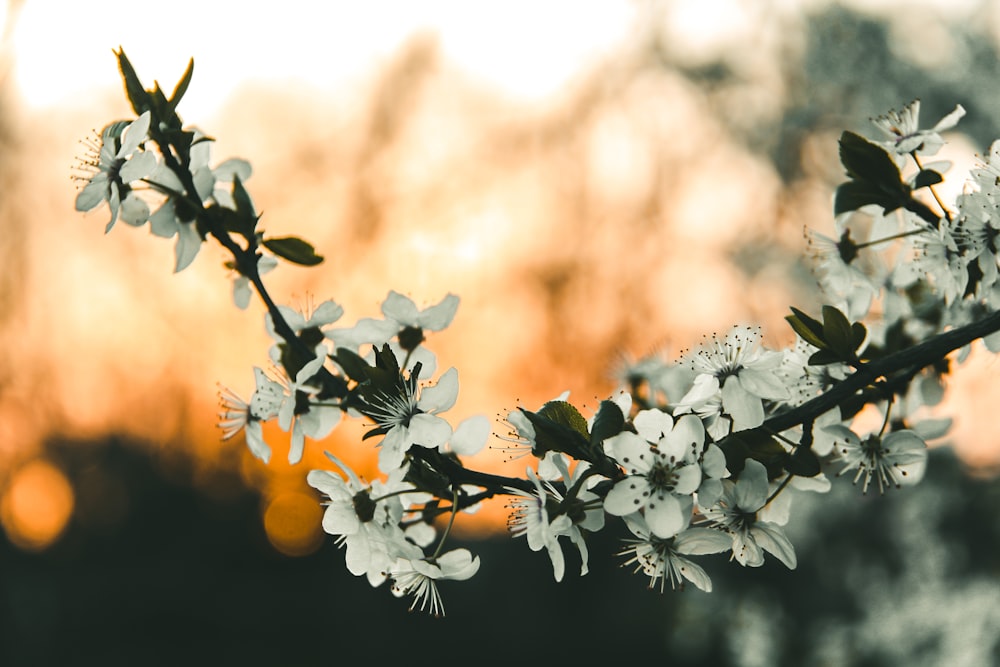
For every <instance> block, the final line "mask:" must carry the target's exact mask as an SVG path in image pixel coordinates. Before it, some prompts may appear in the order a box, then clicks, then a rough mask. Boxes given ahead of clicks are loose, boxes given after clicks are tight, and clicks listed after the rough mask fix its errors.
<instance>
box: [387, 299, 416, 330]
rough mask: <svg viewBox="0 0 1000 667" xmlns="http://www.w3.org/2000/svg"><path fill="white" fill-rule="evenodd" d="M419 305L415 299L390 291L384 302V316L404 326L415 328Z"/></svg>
mask: <svg viewBox="0 0 1000 667" xmlns="http://www.w3.org/2000/svg"><path fill="white" fill-rule="evenodd" d="M418 312H419V311H418V310H417V304H415V303H413V299H411V298H410V297H408V296H403V295H402V294H400V293H399V292H395V291H390V292H389V295H388V296H386V297H385V301H383V302H382V314H383V315H385V316H386V317H388V318H391V319H393V320H396V321H397V322H399V323H400V324H402V325H403V326H408V327H415V326H419V324H418V323H417V315H418Z"/></svg>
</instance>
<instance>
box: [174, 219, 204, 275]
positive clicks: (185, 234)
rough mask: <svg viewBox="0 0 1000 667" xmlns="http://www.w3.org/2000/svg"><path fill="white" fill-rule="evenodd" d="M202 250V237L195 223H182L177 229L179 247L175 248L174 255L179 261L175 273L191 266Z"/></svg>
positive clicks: (175, 266)
mask: <svg viewBox="0 0 1000 667" xmlns="http://www.w3.org/2000/svg"><path fill="white" fill-rule="evenodd" d="M200 249H201V236H199V235H198V230H197V228H196V227H195V223H193V222H182V223H180V224H179V225H178V227H177V245H176V246H174V255H175V256H176V260H177V261H176V263H175V264H174V273H178V272H179V271H183V270H184V269H186V268H187V267H188V266H190V265H191V262H193V261H194V258H195V257H196V256H197V255H198V251H199V250H200Z"/></svg>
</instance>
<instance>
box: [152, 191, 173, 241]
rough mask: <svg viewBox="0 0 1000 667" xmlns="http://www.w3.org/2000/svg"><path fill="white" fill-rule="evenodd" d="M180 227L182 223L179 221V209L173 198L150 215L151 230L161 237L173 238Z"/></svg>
mask: <svg viewBox="0 0 1000 667" xmlns="http://www.w3.org/2000/svg"><path fill="white" fill-rule="evenodd" d="M179 228H180V223H179V222H177V211H176V208H175V207H174V200H173V199H168V200H167V201H165V202H164V203H163V206H161V207H160V208H158V209H156V212H155V213H153V215H151V216H149V231H151V232H152V233H153V234H154V235H155V236H159V237H160V238H164V239H169V238H173V237H174V235H175V234H177V230H178V229H179Z"/></svg>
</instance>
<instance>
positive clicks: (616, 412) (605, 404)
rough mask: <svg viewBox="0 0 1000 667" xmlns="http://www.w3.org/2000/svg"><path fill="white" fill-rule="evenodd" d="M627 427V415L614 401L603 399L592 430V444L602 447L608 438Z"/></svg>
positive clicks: (592, 445)
mask: <svg viewBox="0 0 1000 667" xmlns="http://www.w3.org/2000/svg"><path fill="white" fill-rule="evenodd" d="M624 427H625V415H623V414H622V409H621V408H620V407H618V404H617V403H615V402H614V401H601V407H600V408H598V410H597V414H596V415H595V416H594V427H593V428H592V429H591V431H590V446H591V447H600V446H601V443H603V442H604V441H605V440H607V439H608V438H610V437H612V436H615V435H618V434H619V433H621V432H622V429H623V428H624Z"/></svg>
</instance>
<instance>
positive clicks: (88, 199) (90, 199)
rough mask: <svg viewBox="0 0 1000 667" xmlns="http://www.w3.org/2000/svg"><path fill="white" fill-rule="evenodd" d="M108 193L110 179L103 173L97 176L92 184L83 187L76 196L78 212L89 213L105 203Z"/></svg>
mask: <svg viewBox="0 0 1000 667" xmlns="http://www.w3.org/2000/svg"><path fill="white" fill-rule="evenodd" d="M107 191H108V178H107V175H106V174H104V173H103V172H102V173H100V174H96V175H95V176H94V177H93V178H92V179H90V182H89V183H87V184H86V185H85V186H83V189H82V190H80V192H79V194H77V196H76V210H77V211H81V212H84V211H89V210H91V209H94V208H96V207H97V205H98V204H100V203H101V202H102V201H104V195H105V193H107Z"/></svg>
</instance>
